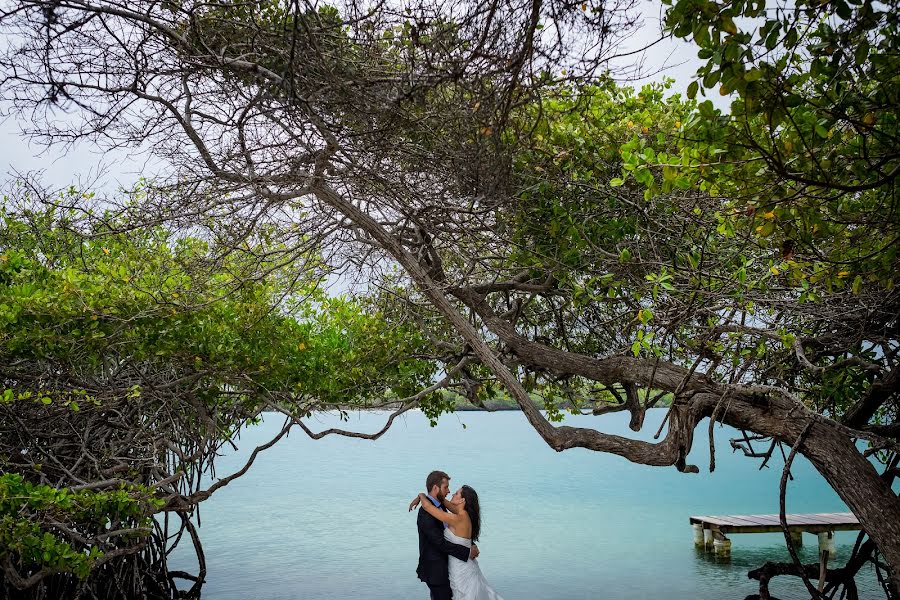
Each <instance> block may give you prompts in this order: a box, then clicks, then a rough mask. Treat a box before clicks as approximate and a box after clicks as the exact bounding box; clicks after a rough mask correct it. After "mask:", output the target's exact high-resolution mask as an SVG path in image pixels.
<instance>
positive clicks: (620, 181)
mask: <svg viewBox="0 0 900 600" xmlns="http://www.w3.org/2000/svg"><path fill="white" fill-rule="evenodd" d="M623 183H625V180H624V179H622V178H621V177H615V178H613V179H610V180H609V185H610V186H612V187H619V186H621V185H622V184H623Z"/></svg>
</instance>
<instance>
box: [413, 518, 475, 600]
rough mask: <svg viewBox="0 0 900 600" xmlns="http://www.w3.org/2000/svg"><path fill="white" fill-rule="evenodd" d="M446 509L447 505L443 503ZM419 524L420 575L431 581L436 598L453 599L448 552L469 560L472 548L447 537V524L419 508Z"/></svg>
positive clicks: (440, 599)
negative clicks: (445, 525) (445, 527)
mask: <svg viewBox="0 0 900 600" xmlns="http://www.w3.org/2000/svg"><path fill="white" fill-rule="evenodd" d="M441 509H442V510H444V507H443V506H442V507H441ZM416 526H417V527H418V528H419V566H418V568H416V575H418V576H419V579H421V580H422V581H424V582H425V583H426V584H428V589H429V590H431V598H432V600H450V598H452V597H453V595H452V593H451V592H450V573H449V570H448V567H447V556H448V555H451V556H455V557H456V558H458V559H459V560H461V561H464V562H465V561H467V560H469V549H468V548H466V547H465V546H461V545H459V544H454V543H452V542H448V541H447V540H445V539H444V524H443V523H442V522H441V521H439V520H438V519H435V518H434V517H432V516H431V515H429V514H428V511H426V510H425V509H424V508H420V509H419V516H418V518H417V519H416Z"/></svg>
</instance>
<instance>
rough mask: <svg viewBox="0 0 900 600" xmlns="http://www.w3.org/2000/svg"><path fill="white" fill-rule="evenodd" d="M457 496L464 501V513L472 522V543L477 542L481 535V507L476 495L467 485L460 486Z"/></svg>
mask: <svg viewBox="0 0 900 600" xmlns="http://www.w3.org/2000/svg"><path fill="white" fill-rule="evenodd" d="M459 494H460V495H461V496H462V497H463V500H465V501H466V512H467V513H469V519H470V520H471V521H472V541H473V542H477V541H478V534H479V533H481V506H480V505H479V504H478V493H477V492H476V491H475V490H473V489H472V488H470V487H469V486H467V485H464V486H462V489H461V490H460V492H459Z"/></svg>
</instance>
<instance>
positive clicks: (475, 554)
mask: <svg viewBox="0 0 900 600" xmlns="http://www.w3.org/2000/svg"><path fill="white" fill-rule="evenodd" d="M479 554H481V553H480V552H479V551H478V546H477V545H476V544H472V551H471V552H469V560H475V559H476V558H478V555H479Z"/></svg>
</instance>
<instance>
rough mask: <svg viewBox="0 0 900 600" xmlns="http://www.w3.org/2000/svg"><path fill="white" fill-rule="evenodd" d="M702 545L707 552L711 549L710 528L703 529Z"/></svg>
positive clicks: (711, 535)
mask: <svg viewBox="0 0 900 600" xmlns="http://www.w3.org/2000/svg"><path fill="white" fill-rule="evenodd" d="M703 547H704V548H705V549H706V551H707V552H709V551H711V550H712V549H713V532H712V529H704V530H703Z"/></svg>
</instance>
